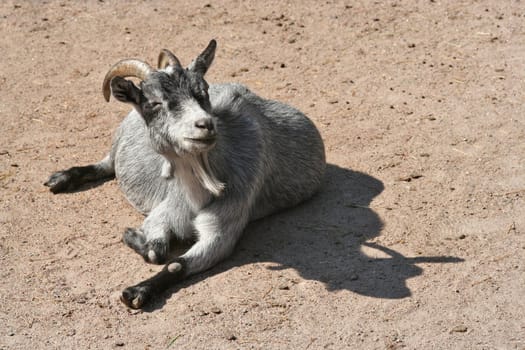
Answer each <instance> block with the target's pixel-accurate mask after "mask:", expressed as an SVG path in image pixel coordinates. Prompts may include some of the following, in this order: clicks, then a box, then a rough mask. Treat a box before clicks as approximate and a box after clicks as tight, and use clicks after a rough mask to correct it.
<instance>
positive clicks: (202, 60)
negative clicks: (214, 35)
mask: <svg viewBox="0 0 525 350" xmlns="http://www.w3.org/2000/svg"><path fill="white" fill-rule="evenodd" d="M216 48H217V42H216V41H215V39H212V40H211V41H210V43H209V44H208V47H206V48H205V49H204V51H202V53H201V54H200V55H199V56H198V57H197V58H196V59H195V61H193V62H191V64H190V66H189V67H188V69H189V70H191V71H193V72H195V73H197V74H200V75H202V76H203V75H204V74H206V72H207V71H208V68H210V66H211V63H212V62H213V59H214V58H215V49H216Z"/></svg>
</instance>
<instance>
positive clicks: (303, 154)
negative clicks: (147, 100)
mask: <svg viewBox="0 0 525 350" xmlns="http://www.w3.org/2000/svg"><path fill="white" fill-rule="evenodd" d="M210 100H211V104H212V109H213V113H214V114H215V115H216V116H217V117H218V125H217V128H218V129H219V133H220V134H219V135H220V136H219V138H218V140H217V145H216V146H215V148H213V149H212V150H211V151H210V152H209V154H208V157H209V162H210V167H211V168H212V171H213V172H214V173H215V174H216V176H217V178H218V179H219V180H220V181H222V182H223V183H225V184H226V188H225V190H224V193H223V194H222V196H232V195H235V196H236V197H237V196H238V197H237V201H238V202H237V203H238V205H239V207H245V208H244V209H246V210H248V213H249V216H248V220H254V219H258V218H261V217H264V216H266V215H269V214H271V213H274V212H276V211H278V210H280V209H283V208H287V207H290V206H293V205H296V204H297V203H299V202H301V201H303V200H305V199H306V198H308V197H310V196H311V195H312V194H313V193H314V192H315V191H316V190H317V188H318V187H319V184H320V182H321V179H322V176H323V173H324V167H325V159H324V148H323V145H322V141H321V138H320V136H319V133H318V131H317V129H316V128H315V127H314V125H313V124H312V123H311V121H310V120H309V119H308V118H306V117H305V116H304V115H303V114H302V113H301V112H299V111H297V110H296V109H294V108H292V107H290V106H287V105H285V104H282V103H279V102H275V101H269V100H264V99H261V98H260V97H258V96H256V95H254V94H253V93H251V92H250V91H249V90H248V89H247V88H245V87H244V86H241V85H237V84H221V85H211V86H210ZM110 154H111V159H112V160H113V162H114V166H115V174H116V177H117V180H118V181H119V184H120V186H121V189H122V191H123V192H124V194H125V195H126V197H127V198H128V200H129V201H130V202H131V203H132V204H133V206H135V207H136V208H137V209H138V210H139V211H141V212H143V213H145V214H148V213H150V212H151V211H152V210H153V209H154V208H156V207H158V206H159V205H160V204H161V203H162V202H163V201H166V200H167V201H169V202H170V203H171V205H172V207H171V210H170V211H168V212H166V213H165V214H166V215H167V216H169V218H168V217H167V218H166V219H168V220H169V221H170V222H173V223H174V224H175V226H176V227H175V228H176V229H175V230H172V231H171V232H172V233H173V234H175V235H177V236H178V238H188V237H190V236H191V235H192V234H193V232H194V228H193V227H192V225H191V222H189V221H188V220H193V219H194V218H195V216H196V215H197V213H198V212H199V210H200V209H202V208H203V207H205V206H206V205H207V204H209V203H210V202H211V201H213V200H214V199H213V197H212V196H211V195H209V194H208V193H206V190H205V189H204V188H203V187H202V186H200V184H199V183H198V182H196V183H195V182H193V183H190V184H188V183H187V182H188V181H187V179H188V178H193V177H192V176H191V174H184V172H188V171H191V170H190V169H189V166H188V164H185V162H184V160H182V159H181V160H180V161H179V162H176V163H175V164H174V167H175V169H174V171H175V175H174V177H172V178H165V177H162V176H160V174H161V172H162V166H163V163H164V162H165V159H164V157H163V156H161V155H159V154H158V153H157V152H155V150H154V149H153V148H152V147H151V146H150V139H149V135H148V131H147V129H146V125H145V123H144V120H143V118H142V117H141V116H140V115H139V114H138V113H137V112H135V111H132V112H131V113H130V114H129V115H128V116H127V117H126V119H125V120H124V121H123V122H122V124H121V125H120V127H119V129H118V131H117V134H116V135H115V140H114V143H113V147H112V150H111V153H110ZM188 175H190V176H188ZM188 191H191V192H192V193H191V194H190V193H188ZM198 192H202V193H200V194H197V193H198ZM194 197H198V198H197V200H196V199H195V198H194ZM232 214H234V213H232ZM230 215H231V214H230ZM182 221H184V222H182Z"/></svg>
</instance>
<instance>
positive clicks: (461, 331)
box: [450, 325, 468, 333]
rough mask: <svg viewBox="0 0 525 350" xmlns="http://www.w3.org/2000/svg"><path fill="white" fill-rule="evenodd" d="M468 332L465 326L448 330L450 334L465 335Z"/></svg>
mask: <svg viewBox="0 0 525 350" xmlns="http://www.w3.org/2000/svg"><path fill="white" fill-rule="evenodd" d="M467 330H468V328H467V326H464V325H459V326H456V327H454V328H452V329H451V330H450V333H465V332H466V331H467Z"/></svg>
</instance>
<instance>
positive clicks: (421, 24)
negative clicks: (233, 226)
mask: <svg viewBox="0 0 525 350" xmlns="http://www.w3.org/2000/svg"><path fill="white" fill-rule="evenodd" d="M0 34H1V35H0V50H1V53H2V54H1V59H0V61H1V64H0V92H1V94H0V122H1V127H0V141H1V142H0V260H1V269H0V273H1V277H0V278H1V280H0V302H1V307H0V349H111V348H125V349H401V348H406V349H525V262H524V261H525V259H524V258H525V231H524V230H525V226H524V225H525V215H524V214H525V207H524V197H525V169H524V160H525V125H524V122H525V119H524V115H525V107H524V106H525V103H524V102H525V92H524V91H525V81H524V78H525V3H524V2H523V1H521V2H520V1H518V0H516V1H510V0H509V1H496V0H492V1H441V0H435V1H399V0H398V1H378V2H372V1H346V2H343V1H323V2H318V1H303V2H281V1H273V0H270V1H262V2H244V1H230V0H227V1H224V2H222V3H221V4H215V3H214V2H207V1H200V0H197V1H179V2H172V3H170V2H169V1H145V2H131V1H129V2H124V1H122V2H120V1H119V2H116V1H115V2H112V1H102V0H101V1H89V2H81V1H78V2H77V1H65V0H62V1H8V0H7V1H2V2H1V4H0ZM211 38H216V39H217V41H218V44H219V47H218V51H217V57H216V60H215V63H214V66H213V67H212V69H211V70H210V72H209V73H208V81H209V82H211V83H213V82H225V81H235V82H240V83H243V84H246V85H248V86H249V87H250V88H251V89H252V90H253V91H255V92H257V93H259V94H260V95H262V96H264V97H267V98H273V99H278V100H281V101H285V102H287V103H290V104H292V105H294V106H296V107H298V108H299V109H301V110H302V111H304V112H305V113H306V114H308V115H309V116H310V118H311V119H312V120H313V121H314V122H315V124H316V125H317V126H318V127H319V129H320V131H321V134H322V136H323V139H324V140H325V143H326V151H327V158H328V162H329V168H328V173H327V176H326V182H325V185H324V187H323V189H322V191H321V193H319V195H317V196H316V197H315V198H313V199H312V200H311V201H309V202H307V203H305V204H303V205H301V206H299V207H296V208H294V209H292V210H289V211H287V212H284V213H282V214H279V215H275V216H272V217H270V218H267V219H264V220H262V221H259V222H255V223H252V224H251V225H250V226H249V227H248V228H247V230H246V233H245V235H244V238H243V240H242V241H241V242H240V244H239V245H238V247H237V249H236V252H235V254H234V255H233V256H232V257H231V258H230V259H229V260H227V261H225V262H224V263H223V264H221V265H220V266H218V267H217V268H215V269H213V270H211V271H209V272H207V273H205V274H203V275H200V276H196V277H194V278H191V279H190V280H188V281H187V282H185V283H183V284H181V285H180V287H179V288H176V289H174V290H171V291H170V292H169V293H167V294H166V295H164V298H162V300H158V301H157V302H156V303H154V304H153V305H151V306H150V307H149V308H148V309H146V310H145V311H140V312H135V311H133V312H132V311H130V310H128V309H127V308H126V307H124V305H122V304H121V303H120V302H119V301H118V299H117V296H118V295H119V293H120V291H121V290H122V289H123V288H124V287H126V286H129V285H132V284H134V283H136V282H138V281H140V280H142V279H143V278H145V277H147V276H150V275H152V274H153V273H154V272H155V271H157V270H159V267H158V266H154V265H148V264H146V263H144V262H143V260H142V258H141V257H139V256H138V255H137V254H135V253H133V252H132V251H131V250H130V249H128V248H127V247H125V246H124V245H123V244H122V243H121V237H122V232H123V230H124V229H125V228H126V227H137V226H139V225H140V223H141V221H142V219H143V218H142V216H141V215H140V214H138V213H136V212H135V211H134V210H133V208H132V207H131V206H130V205H129V204H128V203H127V201H126V199H125V198H124V197H123V195H122V194H121V193H120V191H119V188H118V184H117V183H116V182H115V181H110V182H106V183H104V184H102V185H100V186H98V187H96V188H93V189H91V190H88V191H80V192H77V193H71V194H64V195H53V194H51V193H50V192H49V191H48V189H46V188H45V187H44V186H43V185H42V184H43V182H44V181H45V180H46V179H47V177H48V176H49V174H50V173H52V172H53V171H56V170H60V169H64V168H68V167H70V166H73V165H83V164H89V163H93V162H95V161H97V160H99V159H101V158H102V157H103V156H104V155H105V153H106V152H107V151H108V149H109V146H110V144H111V137H112V134H113V132H114V130H115V128H116V127H117V125H118V123H119V122H120V121H121V120H122V119H123V117H124V115H125V114H126V113H127V112H128V110H129V109H128V108H129V107H128V106H126V105H123V104H120V103H117V102H112V103H109V104H107V103H105V102H104V100H103V98H102V94H101V84H102V79H103V77H104V74H105V73H106V71H107V69H108V68H109V67H110V66H111V65H112V64H113V63H115V62H116V61H118V60H120V59H122V58H127V57H137V58H141V59H144V60H148V61H149V62H152V63H154V62H155V61H156V57H157V55H158V52H159V51H160V49H162V48H169V49H171V50H172V51H174V52H175V53H176V54H177V56H178V57H179V58H180V59H181V60H182V61H183V63H186V64H187V63H188V62H189V61H190V60H191V59H192V58H193V57H194V56H195V55H196V54H198V53H199V52H200V51H201V50H202V49H203V48H204V47H205V45H206V44H207V43H208V41H209V40H210V39H211Z"/></svg>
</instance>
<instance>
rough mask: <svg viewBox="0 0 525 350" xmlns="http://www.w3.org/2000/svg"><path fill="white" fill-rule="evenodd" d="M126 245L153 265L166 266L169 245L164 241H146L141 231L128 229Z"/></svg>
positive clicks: (125, 238)
mask: <svg viewBox="0 0 525 350" xmlns="http://www.w3.org/2000/svg"><path fill="white" fill-rule="evenodd" d="M123 240H124V243H126V245H127V246H128V247H130V248H131V249H133V250H134V251H135V252H136V253H137V254H139V255H140V256H142V257H143V258H144V260H145V261H146V262H148V263H151V264H164V263H165V262H166V259H167V256H168V244H167V243H166V242H165V241H164V240H162V239H153V240H151V241H146V238H145V237H144V234H143V233H142V231H141V230H137V229H134V228H127V229H126V231H124V237H123Z"/></svg>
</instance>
